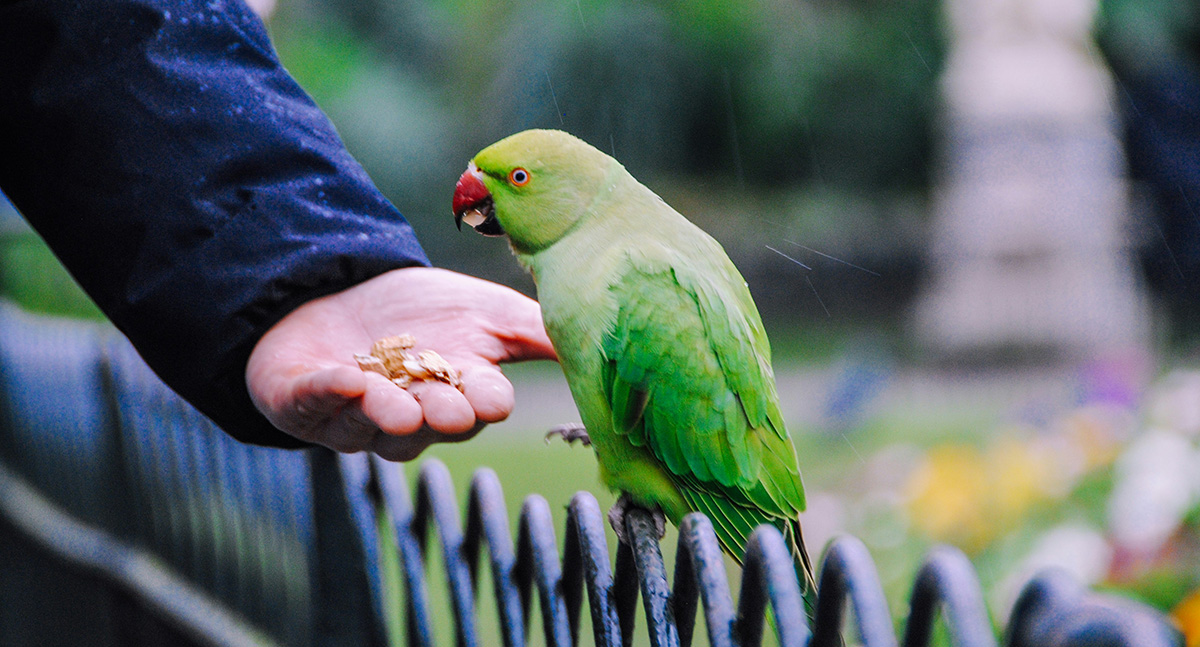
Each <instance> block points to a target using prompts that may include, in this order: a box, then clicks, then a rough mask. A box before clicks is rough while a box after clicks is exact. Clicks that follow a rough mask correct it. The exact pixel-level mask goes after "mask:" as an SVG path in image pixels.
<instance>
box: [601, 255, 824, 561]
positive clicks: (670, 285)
mask: <svg viewBox="0 0 1200 647" xmlns="http://www.w3.org/2000/svg"><path fill="white" fill-rule="evenodd" d="M631 261H632V263H631V267H632V269H631V270H630V271H628V272H627V273H625V274H624V276H623V277H622V279H621V280H620V281H618V282H616V283H615V284H614V285H613V286H612V288H611V290H612V291H613V293H614V294H613V296H614V297H615V300H616V303H618V304H619V310H618V313H617V317H616V321H615V325H614V326H613V328H612V330H611V332H610V334H609V335H608V336H607V337H606V338H605V340H604V342H603V351H604V355H605V365H604V366H605V369H604V371H603V375H602V379H603V380H604V388H605V395H606V396H607V398H608V401H609V403H610V404H611V406H612V412H613V427H614V429H616V430H617V432H618V433H622V434H625V435H626V436H627V437H628V438H629V440H630V442H632V443H633V444H634V445H638V446H645V447H648V448H649V450H650V452H651V453H652V454H653V455H654V456H655V457H656V458H657V459H658V460H660V461H662V463H663V465H665V466H666V468H667V471H668V472H669V473H670V475H671V477H672V479H673V480H674V481H675V483H676V485H677V486H678V487H679V489H680V491H681V493H682V494H683V497H684V499H685V500H686V501H687V502H688V504H689V505H690V506H691V507H693V508H695V509H696V510H699V511H701V512H704V513H705V514H707V515H708V516H709V517H710V519H712V521H713V526H714V529H715V530H716V532H717V535H718V537H719V538H720V540H721V542H722V543H723V544H725V545H726V547H727V548H729V549H730V550H731V552H732V553H733V554H734V555H735V556H737V557H740V556H741V555H742V554H743V552H744V548H745V542H746V539H747V538H748V536H749V534H750V532H751V531H752V530H753V529H754V528H755V527H756V526H757V525H759V524H761V523H764V522H774V523H776V524H777V525H780V526H781V529H783V527H784V526H785V520H794V519H796V517H797V515H798V513H799V512H800V511H801V510H803V509H804V491H803V486H802V485H801V483H800V475H799V469H798V467H797V464H796V457H795V450H794V449H793V447H792V444H791V441H790V440H789V439H788V437H787V433H786V431H785V430H784V426H783V417H782V415H781V413H780V411H779V404H778V396H777V395H776V390H775V381H774V377H773V375H772V373H771V368H770V363H769V359H768V352H769V351H768V346H767V341H766V333H765V332H764V331H763V327H762V323H761V321H760V319H759V317H758V312H757V310H756V309H755V307H754V303H753V301H752V300H751V298H750V295H749V292H748V291H747V290H746V288H745V285H744V283H743V282H742V279H741V277H740V275H738V274H737V272H736V270H734V269H733V266H732V264H731V263H729V261H728V260H727V259H725V258H724V255H723V254H720V255H719V258H712V257H709V258H707V259H706V263H707V265H708V266H707V267H704V268H697V269H696V270H694V271H688V270H687V269H684V268H685V267H686V266H687V262H685V261H682V260H679V259H675V262H671V260H670V259H668V260H667V261H659V262H655V261H648V260H646V259H645V258H642V259H631Z"/></svg>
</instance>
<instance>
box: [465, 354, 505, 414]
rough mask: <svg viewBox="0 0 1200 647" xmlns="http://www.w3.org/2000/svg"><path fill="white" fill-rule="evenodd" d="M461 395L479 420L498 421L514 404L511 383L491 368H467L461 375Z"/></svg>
mask: <svg viewBox="0 0 1200 647" xmlns="http://www.w3.org/2000/svg"><path fill="white" fill-rule="evenodd" d="M462 382H463V395H464V396H465V397H466V399H467V402H468V403H470V405H471V408H472V409H474V410H475V418H477V419H478V420H479V421H480V422H500V421H501V420H504V419H505V418H507V417H508V414H510V413H512V410H513V406H514V404H515V400H514V396H513V386H512V383H510V382H509V381H508V379H507V378H505V377H504V374H503V373H501V372H500V371H498V370H496V369H493V368H485V367H482V366H480V367H475V368H470V369H467V370H466V372H465V373H463V376H462Z"/></svg>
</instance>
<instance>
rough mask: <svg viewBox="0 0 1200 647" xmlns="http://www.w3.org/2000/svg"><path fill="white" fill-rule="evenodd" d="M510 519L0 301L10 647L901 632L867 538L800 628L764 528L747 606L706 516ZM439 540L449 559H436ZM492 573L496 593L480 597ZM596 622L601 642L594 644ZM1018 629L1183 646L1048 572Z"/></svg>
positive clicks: (919, 621)
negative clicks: (226, 425) (395, 579)
mask: <svg viewBox="0 0 1200 647" xmlns="http://www.w3.org/2000/svg"><path fill="white" fill-rule="evenodd" d="M464 518H465V523H463V522H462V521H460V520H462V519H464ZM508 519H509V514H508V511H507V510H506V509H505V504H504V497H503V496H502V493H501V486H500V483H499V482H498V480H497V478H496V476H495V474H494V473H493V472H491V470H488V469H481V470H479V471H478V472H477V473H476V474H475V477H474V479H473V481H472V483H471V487H470V491H469V493H468V494H467V497H466V511H465V515H464V514H463V513H462V511H461V510H460V507H459V498H458V496H457V494H456V493H455V491H454V489H453V487H452V486H451V484H450V477H449V474H448V472H447V471H446V468H445V467H444V466H442V465H441V464H440V463H437V462H435V461H427V462H425V463H424V464H423V465H422V467H421V471H420V474H419V476H418V478H417V480H416V491H415V492H412V493H410V492H409V490H408V485H407V482H406V480H405V478H404V474H403V471H402V470H401V469H399V468H398V467H397V466H395V465H392V464H388V463H385V462H382V461H379V460H377V459H368V458H367V457H366V456H362V455H357V456H340V455H335V454H333V453H330V452H326V451H322V450H308V451H300V452H285V451H279V450H272V449H266V448H260V447H251V446H246V445H241V444H238V443H236V442H234V441H232V440H230V439H229V438H228V437H227V436H225V435H224V434H223V433H221V432H220V431H219V430H217V429H216V428H215V427H213V426H212V425H211V424H210V423H209V422H208V421H207V420H206V419H204V418H203V417H202V416H200V415H199V414H197V413H196V412H195V411H194V410H192V409H191V408H190V407H189V406H187V405H186V404H184V403H183V402H182V401H180V400H179V399H178V398H177V397H176V396H175V395H174V394H172V393H171V392H170V391H169V390H168V389H167V388H166V387H165V386H163V385H162V384H161V383H160V382H159V381H158V380H157V378H155V377H154V376H153V374H151V373H150V371H149V369H147V368H146V367H145V365H144V364H142V362H141V360H140V359H139V358H138V357H137V356H136V354H135V353H134V352H133V351H132V349H130V348H129V346H128V345H127V343H126V342H125V341H124V340H123V339H121V338H120V337H118V336H116V335H114V334H113V333H111V332H110V331H108V330H107V329H105V328H102V327H97V326H90V325H84V324H79V323H75V322H69V321H62V320H55V319H49V318H45V317H33V316H30V315H28V314H26V313H23V312H21V311H19V310H17V309H16V308H14V307H12V306H8V305H2V304H0V555H2V556H3V558H4V561H5V565H4V568H3V569H0V643H3V644H5V645H39V646H40V645H56V644H63V645H67V644H70V645H77V644H88V645H271V644H279V645H302V646H303V645H321V646H324V645H385V644H388V643H389V641H390V640H392V639H393V638H396V637H397V636H399V638H398V639H397V640H396V641H397V642H400V643H406V644H408V645H412V646H413V647H432V645H434V643H435V629H434V624H435V622H434V621H435V620H436V619H438V618H439V617H445V616H450V617H451V618H452V621H453V622H452V625H453V627H454V633H455V643H456V645H457V646H458V647H475V646H476V645H480V644H489V645H495V644H502V645H504V647H520V646H523V645H525V644H527V643H528V642H530V639H531V632H537V633H540V634H541V637H540V639H539V640H538V641H535V642H539V643H544V644H546V645H548V646H549V647H560V646H563V647H565V646H567V645H576V644H581V643H588V642H589V641H590V642H591V643H592V644H594V645H597V646H603V647H617V646H621V645H631V644H633V643H634V641H635V640H637V641H638V642H641V641H643V640H645V638H644V637H643V636H648V639H649V644H650V645H651V647H677V646H678V647H689V646H690V645H692V644H693V643H694V642H696V641H695V640H694V638H695V636H696V635H697V617H698V616H701V617H702V618H703V622H704V635H706V636H707V641H708V642H709V643H710V644H711V645H713V646H714V647H727V646H728V647H733V646H735V645H736V646H746V647H752V646H754V645H758V644H760V643H761V642H762V641H763V639H764V633H774V634H776V636H777V640H778V641H779V643H780V644H783V645H788V646H791V645H796V646H799V645H805V644H808V645H814V646H821V645H831V646H833V645H840V644H842V643H843V640H849V641H851V642H855V641H857V642H859V643H862V644H864V645H868V646H871V647H875V646H892V645H898V644H899V643H898V640H897V635H896V633H895V626H896V623H895V622H894V619H893V618H892V616H891V613H890V611H889V608H888V605H887V603H886V600H885V599H884V596H883V591H882V588H881V586H880V583H879V581H878V577H877V575H876V572H875V568H874V564H873V562H872V560H871V557H870V555H869V554H868V552H867V550H866V549H865V548H864V546H863V545H862V544H861V543H860V542H859V541H858V540H856V539H854V538H853V537H843V538H840V539H838V540H836V541H835V542H834V543H832V544H831V545H830V546H829V548H828V549H827V550H826V552H825V555H824V558H823V560H822V562H821V564H820V566H819V572H820V581H819V588H818V590H819V591H820V594H819V596H818V598H817V607H816V615H815V621H814V622H813V623H812V625H811V628H810V624H809V622H808V621H807V617H806V614H805V610H804V604H803V601H802V599H801V595H800V590H799V587H798V584H797V581H796V579H795V574H794V571H793V570H792V561H791V557H790V555H789V553H788V551H787V549H786V548H785V546H784V543H783V540H782V538H781V537H780V535H779V534H778V533H777V532H776V531H774V530H773V529H771V528H763V529H760V530H759V531H758V532H757V533H756V534H755V535H754V536H753V538H752V540H751V542H750V545H749V548H748V552H747V555H746V560H745V566H744V569H743V573H742V579H741V585H740V590H739V591H738V596H737V602H736V604H735V602H734V597H733V592H732V591H731V590H730V588H729V585H728V578H727V573H726V572H725V563H724V560H723V558H722V556H721V553H720V550H719V548H718V547H717V543H716V539H715V536H714V535H713V531H712V527H711V526H710V524H709V522H708V520H707V519H705V518H704V517H703V516H700V515H693V516H691V517H688V518H687V519H686V520H685V522H684V524H683V527H682V528H680V532H679V540H678V541H679V546H678V551H677V555H676V559H675V564H674V567H673V571H672V572H671V573H668V569H667V565H666V564H665V563H664V560H663V556H662V553H661V551H660V546H659V541H658V538H657V534H656V532H655V531H654V524H653V522H652V521H651V519H650V518H649V515H648V514H646V513H645V512H644V511H639V510H634V511H632V512H631V513H630V514H629V515H627V519H626V521H627V526H628V528H627V529H628V531H629V536H630V537H631V544H632V545H620V546H617V547H616V549H615V561H613V560H610V554H612V552H611V551H610V546H609V545H608V544H607V540H606V537H605V532H604V523H605V522H604V516H603V515H602V514H601V512H600V510H599V508H598V506H597V503H596V500H595V499H594V498H593V497H592V496H591V495H590V494H587V493H586V492H581V493H579V494H577V495H576V496H575V497H574V498H573V499H572V500H571V502H570V505H569V508H568V514H567V521H566V526H565V528H562V529H561V530H562V534H561V543H560V538H559V536H558V535H557V534H556V528H555V527H554V524H553V523H552V520H551V515H550V507H549V504H548V503H547V502H546V501H545V500H544V499H542V498H541V497H539V496H536V495H533V496H530V497H528V498H527V499H526V500H525V502H524V505H523V506H522V509H521V513H520V516H519V522H518V527H517V529H516V533H515V539H514V534H513V533H512V532H511V529H510V527H509V522H508ZM384 526H386V527H384ZM381 537H385V538H388V539H387V541H384V542H381V539H380V538H381ZM434 538H436V544H437V546H438V547H440V548H436V550H437V551H438V553H439V554H440V558H439V560H437V561H440V563H441V564H442V565H443V568H444V571H441V572H436V573H434V572H430V570H429V568H428V566H427V565H428V563H429V560H427V559H426V558H427V557H428V556H430V555H431V554H432V553H431V551H433V550H435V547H434V546H432V545H431V544H430V540H431V539H434ZM560 546H561V552H560ZM387 556H394V557H395V558H396V559H395V560H393V561H395V562H398V563H399V589H400V591H399V592H398V594H389V590H390V585H389V584H388V582H387V578H386V577H385V573H384V570H385V569H383V568H382V567H381V566H380V564H381V561H382V558H383V557H387ZM483 568H487V569H489V572H490V580H491V582H492V584H493V586H492V590H491V591H481V590H479V582H480V581H481V578H480V577H479V576H480V572H481V569H483ZM430 578H437V579H438V580H440V581H441V582H444V583H445V588H446V589H447V591H448V594H447V597H448V603H447V604H445V605H442V604H437V603H435V601H434V600H432V599H431V597H430V594H429V591H428V587H427V584H429V583H430ZM441 582H439V585H440V584H441ZM639 599H640V601H641V607H642V609H643V613H642V614H641V615H640V616H639V615H638V614H637V613H636V611H637V607H638V602H639ZM439 601H440V599H439ZM483 604H486V605H494V606H495V608H496V615H497V617H498V618H499V622H498V625H497V626H496V627H492V626H487V627H481V626H479V625H478V622H477V618H478V613H477V611H478V605H483ZM394 605H400V606H401V607H402V608H399V609H397V608H392V607H393V606H394ZM585 609H586V616H585V615H584V612H585ZM768 609H769V610H770V611H769V612H768ZM535 611H536V612H537V613H536V616H537V617H536V618H535V617H534V616H535ZM636 617H640V618H644V626H642V627H638V626H635V618H636ZM585 618H586V619H587V620H590V622H588V623H585V622H584V620H585ZM939 618H940V620H941V622H942V623H943V624H944V626H945V630H944V632H943V634H944V635H945V636H947V637H948V639H949V641H950V642H951V643H952V644H955V645H963V646H977V645H979V646H991V645H995V644H996V642H997V638H996V633H995V631H994V629H993V625H992V622H991V620H990V619H989V617H988V614H987V611H986V608H985V606H984V602H983V596H982V593H981V590H980V586H979V583H978V581H977V579H976V576H975V573H974V571H973V570H972V568H971V566H970V564H969V563H968V561H967V560H966V558H965V557H964V556H963V555H962V554H961V553H960V552H958V551H957V550H954V549H952V548H938V549H935V550H934V551H932V552H931V553H930V554H929V556H928V558H927V559H926V561H925V564H924V566H923V567H922V568H921V569H920V571H919V572H918V574H917V577H916V579H915V582H914V585H913V589H912V596H911V600H910V610H909V612H908V615H907V618H905V619H904V620H903V621H902V623H901V625H902V626H903V627H904V634H903V642H904V644H905V645H906V646H919V645H926V644H929V642H930V638H931V636H932V635H933V634H934V632H933V628H934V624H935V622H936V621H937V620H938V619H939ZM389 619H390V620H389ZM396 619H399V621H398V622H399V623H401V626H400V627H391V631H390V632H389V622H390V623H392V624H395V623H396V622H397V620H396ZM768 619H769V621H768ZM585 624H590V626H591V635H590V636H581V635H580V634H581V631H582V627H584V626H585ZM1006 626H1007V630H1006V634H1005V635H1006V641H1007V643H1008V644H1009V645H1011V646H1012V647H1029V646H1034V645H1054V646H1057V645H1062V646H1066V645H1174V644H1181V637H1180V635H1179V634H1178V633H1177V632H1176V631H1175V630H1174V629H1173V628H1171V626H1170V625H1169V624H1168V623H1167V622H1166V621H1165V619H1164V618H1163V617H1162V616H1161V615H1160V614H1158V613H1157V612H1155V611H1154V610H1152V609H1149V608H1147V607H1144V606H1142V605H1138V604H1136V603H1133V602H1131V601H1127V600H1122V599H1120V598H1116V597H1109V596H1103V595H1097V594H1093V593H1090V592H1088V591H1086V590H1084V589H1083V588H1082V587H1080V586H1079V585H1078V584H1077V583H1075V582H1073V581H1072V580H1071V579H1070V578H1069V577H1068V576H1066V575H1065V574H1063V573H1061V572H1055V571H1050V572H1047V573H1044V574H1042V575H1041V576H1040V577H1038V578H1037V579H1035V580H1034V581H1033V582H1032V583H1031V584H1030V585H1029V586H1027V587H1026V589H1025V590H1024V592H1023V594H1022V595H1021V597H1020V599H1019V600H1018V602H1017V604H1016V607H1015V610H1014V612H1013V614H1012V617H1011V618H1009V620H1008V622H1007V623H1006ZM497 634H498V635H497Z"/></svg>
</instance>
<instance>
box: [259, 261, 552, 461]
mask: <svg viewBox="0 0 1200 647" xmlns="http://www.w3.org/2000/svg"><path fill="white" fill-rule="evenodd" d="M402 333H407V334H410V335H412V336H413V337H415V338H416V341H417V346H416V349H415V350H418V351H419V350H424V349H431V350H434V351H436V352H437V353H438V354H440V355H441V356H442V357H443V358H445V359H446V360H447V361H448V362H450V364H451V365H453V366H454V367H455V368H457V369H459V370H461V371H462V383H463V390H462V392H459V391H458V389H456V388H454V387H453V386H450V385H449V384H445V383H442V382H434V381H429V382H414V383H413V384H412V385H410V386H409V387H408V388H407V389H402V388H400V387H398V386H396V385H395V384H393V383H392V382H391V381H389V380H388V379H387V378H385V377H384V376H382V375H379V374H378V373H371V372H363V371H362V370H361V369H359V367H358V365H357V363H356V362H355V360H354V355H355V354H365V353H367V352H369V351H370V349H371V345H372V344H373V343H374V342H375V340H376V339H379V338H381V337H387V336H390V335H397V334H402ZM527 359H555V354H554V349H553V347H551V345H550V340H549V339H548V338H547V337H546V332H545V329H544V328H543V326H542V316H541V310H540V308H539V307H538V304H537V302H536V301H534V300H532V299H530V298H528V297H526V296H524V295H522V294H521V293H519V292H517V291H515V290H511V289H509V288H507V287H504V286H501V285H498V284H495V283H491V282H489V281H484V280H482V279H477V278H473V277H470V276H467V275H465V274H458V273H455V272H451V271H448V270H440V269H433V268H426V267H413V268H407V269H401V270H393V271H391V272H388V273H386V274H381V275H379V276H377V277H375V278H373V279H370V280H368V281H365V282H363V283H361V284H359V285H356V286H354V287H351V288H348V289H346V290H344V291H342V292H338V293H336V294H332V295H329V296H326V297H322V298H320V299H315V300H313V301H310V302H308V303H306V304H304V305H302V306H300V307H299V308H296V310H294V311H292V312H291V313H290V314H288V315H287V316H286V317H284V318H283V319H281V320H280V321H279V323H277V324H275V326H273V327H272V328H271V329H270V330H268V331H267V333H266V334H265V335H263V337H262V339H260V340H259V342H258V344H257V345H256V346H255V347H254V351H253V352H252V353H251V355H250V361H249V362H248V363H247V365H246V384H247V386H248V387H249V390H250V397H251V399H252V400H253V401H254V404H255V406H257V407H258V409H259V411H261V412H262V413H263V415H265V416H266V417H267V420H269V421H270V422H271V424H273V425H275V426H276V427H278V428H279V429H281V430H283V431H285V432H287V433H289V434H291V435H293V436H295V437H297V438H299V439H301V440H304V441H307V442H311V443H315V444H318V445H324V446H326V447H329V448H331V449H334V450H336V451H339V452H356V451H361V450H370V451H373V452H375V453H377V454H379V455H380V456H382V457H383V458H386V459H388V460H400V461H403V460H411V459H413V458H415V457H416V456H417V455H418V454H420V453H421V452H422V451H423V450H424V449H425V448H426V447H428V446H429V445H431V444H433V443H437V442H458V441H462V440H467V439H469V438H471V437H472V436H474V435H475V434H476V433H478V432H479V430H481V429H483V427H484V425H486V424H487V423H490V422H498V421H500V420H503V419H505V418H506V417H508V414H509V413H511V412H512V408H513V404H514V402H513V389H512V385H511V384H509V382H508V380H507V379H506V378H505V377H504V375H503V374H502V373H501V372H500V369H499V364H500V363H501V362H515V361H521V360H527Z"/></svg>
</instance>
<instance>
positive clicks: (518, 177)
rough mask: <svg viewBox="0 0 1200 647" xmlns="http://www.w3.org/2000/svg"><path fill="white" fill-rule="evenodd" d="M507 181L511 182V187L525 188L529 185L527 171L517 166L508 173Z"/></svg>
mask: <svg viewBox="0 0 1200 647" xmlns="http://www.w3.org/2000/svg"><path fill="white" fill-rule="evenodd" d="M508 181H509V182H511V183H512V185H513V186H525V185H526V184H529V171H526V170H525V169H523V168H521V167H519V166H518V167H517V168H515V169H513V170H511V171H509V172H508Z"/></svg>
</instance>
